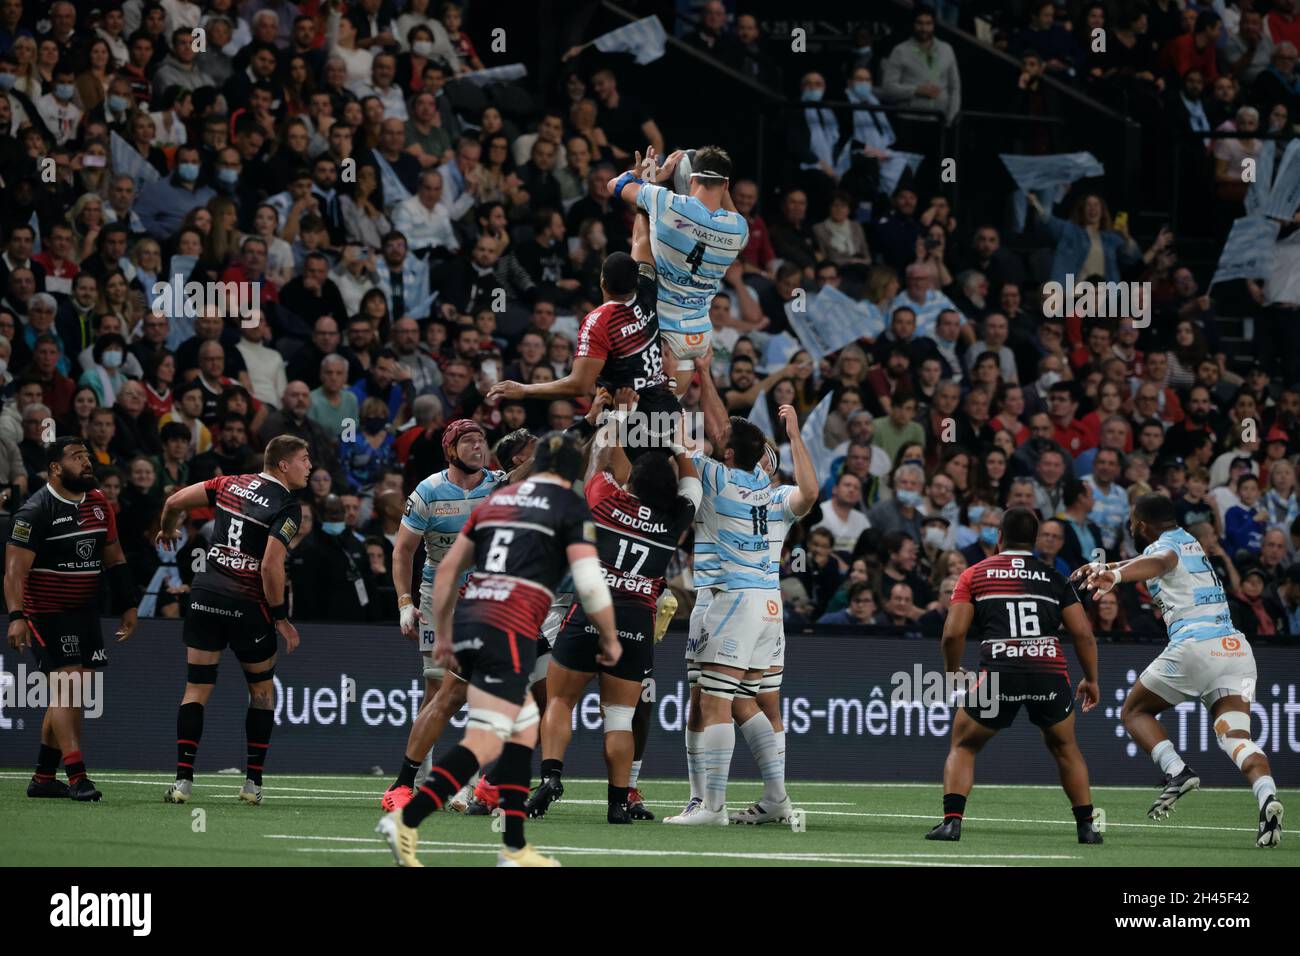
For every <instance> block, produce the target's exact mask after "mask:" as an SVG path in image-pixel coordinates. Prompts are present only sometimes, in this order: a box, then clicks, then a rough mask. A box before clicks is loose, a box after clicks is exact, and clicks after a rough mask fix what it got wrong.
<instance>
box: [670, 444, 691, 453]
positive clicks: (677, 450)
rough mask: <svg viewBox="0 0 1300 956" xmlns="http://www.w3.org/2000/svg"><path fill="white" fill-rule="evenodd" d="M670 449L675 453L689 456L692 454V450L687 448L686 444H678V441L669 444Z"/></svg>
mask: <svg viewBox="0 0 1300 956" xmlns="http://www.w3.org/2000/svg"><path fill="white" fill-rule="evenodd" d="M668 450H669V451H670V452H672V453H673V454H674V455H687V456H689V455H690V452H689V451H687V450H686V446H685V445H679V444H677V442H673V443H672V444H671V445H669V446H668Z"/></svg>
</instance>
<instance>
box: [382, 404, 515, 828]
mask: <svg viewBox="0 0 1300 956" xmlns="http://www.w3.org/2000/svg"><path fill="white" fill-rule="evenodd" d="M442 453H443V455H444V456H445V457H446V459H447V467H446V468H444V469H443V470H442V471H440V472H437V473H436V474H432V475H430V476H429V477H427V478H425V479H424V480H423V481H421V482H420V483H419V484H418V485H416V486H415V490H414V491H412V492H411V494H410V497H408V498H407V499H406V511H405V513H404V514H403V515H402V522H401V524H400V525H399V526H398V528H397V540H396V541H395V542H394V544H393V586H394V587H395V588H396V589H397V594H398V598H397V607H398V614H399V618H400V627H401V632H402V634H403V635H404V636H405V637H407V638H408V639H411V640H414V639H415V638H416V637H417V636H418V637H419V640H420V655H421V657H422V658H423V673H424V693H425V703H424V706H422V707H421V708H420V712H419V714H418V715H416V718H415V721H414V723H413V724H412V725H411V731H410V733H409V734H408V735H407V738H406V750H405V752H404V753H403V755H402V762H401V764H400V767H401V769H400V770H399V771H398V773H397V779H396V780H395V781H393V783H392V785H391V786H390V787H389V788H388V790H387V791H386V792H385V793H384V796H383V798H382V799H381V800H380V806H381V807H383V809H384V810H387V811H389V812H392V811H393V810H397V809H400V808H401V807H404V806H406V804H407V803H408V802H409V801H410V799H411V795H412V792H413V788H414V787H415V783H416V775H417V773H418V772H419V771H420V769H421V763H422V762H424V761H425V760H426V759H428V757H429V754H430V752H431V751H432V749H433V745H434V744H435V743H437V741H438V738H439V737H440V736H441V735H442V732H443V731H444V730H445V729H446V727H447V723H448V722H449V721H450V720H451V718H452V717H453V716H454V715H455V714H456V713H457V712H458V711H459V710H460V709H461V707H462V706H464V704H465V693H466V684H465V682H464V680H462V679H461V678H460V677H459V676H458V675H457V674H456V672H455V671H454V670H453V671H448V670H446V669H445V668H443V667H440V666H439V665H438V664H437V663H436V662H435V661H434V659H433V642H434V634H433V578H434V575H435V574H437V571H438V564H439V563H440V562H441V561H442V559H443V557H444V556H445V555H446V553H447V551H448V549H449V548H451V546H452V545H453V544H454V543H455V542H456V537H457V535H459V534H460V529H461V528H463V527H464V526H465V522H466V520H467V519H468V518H469V515H470V512H471V511H472V510H473V509H474V508H475V507H477V506H478V505H480V504H482V503H483V502H484V501H486V500H487V496H488V495H490V494H491V493H492V492H493V491H495V490H496V489H497V488H500V487H502V486H503V485H505V484H507V476H506V473H505V472H504V471H492V470H490V469H488V468H487V467H486V464H487V460H488V446H487V435H486V433H485V432H484V431H483V426H482V425H480V424H478V423H477V422H475V421H473V420H472V419H469V418H461V419H457V420H456V421H454V422H452V423H451V424H449V425H447V427H446V428H444V429H443V433H442ZM421 538H423V539H424V554H425V560H424V570H423V572H422V574H421V578H420V604H419V606H418V607H417V606H416V605H415V602H414V601H412V599H411V595H410V593H409V592H408V591H407V590H406V589H407V588H408V587H410V584H411V560H412V558H413V557H414V555H415V550H416V548H417V547H418V546H419V543H420V539H421ZM425 772H426V773H427V768H426V770H425ZM467 785H468V784H467ZM458 796H459V797H460V798H461V803H460V807H461V809H463V808H464V797H465V795H463V794H461V795H458Z"/></svg>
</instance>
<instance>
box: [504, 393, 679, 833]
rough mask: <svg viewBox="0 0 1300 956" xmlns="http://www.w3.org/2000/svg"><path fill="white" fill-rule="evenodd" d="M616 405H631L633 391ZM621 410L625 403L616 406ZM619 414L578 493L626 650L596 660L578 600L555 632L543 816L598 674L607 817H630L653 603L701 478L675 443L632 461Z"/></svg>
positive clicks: (538, 800) (557, 789) (559, 787)
mask: <svg viewBox="0 0 1300 956" xmlns="http://www.w3.org/2000/svg"><path fill="white" fill-rule="evenodd" d="M618 399H619V401H620V404H623V403H631V402H635V399H636V395H635V393H633V392H632V391H631V390H624V391H623V392H620V394H619V396H618ZM623 411H624V413H625V414H626V412H627V411H628V409H626V408H625V409H623ZM616 426H617V419H616V418H615V417H611V419H610V420H608V421H607V422H606V424H605V425H604V426H602V428H601V430H600V432H598V433H597V435H596V437H595V439H594V442H593V444H594V445H595V447H596V449H597V451H596V454H595V455H593V456H592V462H591V471H589V472H588V475H587V480H586V482H585V484H584V487H583V492H584V494H585V496H586V499H587V505H588V507H589V508H590V509H591V515H592V519H593V520H594V521H595V523H596V549H597V552H598V553H599V555H600V562H601V567H602V568H603V570H604V574H605V582H606V584H608V585H609V588H610V590H611V592H612V593H613V595H614V621H615V624H616V626H617V628H618V635H619V642H620V643H621V644H622V647H623V654H622V656H621V657H620V658H619V661H618V663H617V664H616V665H614V666H613V667H602V666H600V665H599V664H598V663H597V661H596V657H597V655H598V653H599V645H598V632H597V629H596V628H595V627H593V626H592V625H591V624H590V623H589V622H588V620H587V617H586V615H585V614H584V613H583V611H582V609H581V608H579V607H576V606H575V607H571V608H570V611H569V613H568V615H567V616H566V619H565V622H564V626H563V628H562V629H561V631H560V633H559V635H558V636H557V637H556V639H555V642H554V647H553V648H552V653H551V663H550V667H549V670H548V672H547V676H546V683H547V691H548V693H549V695H550V697H551V701H552V706H551V707H550V708H549V709H548V710H547V712H546V714H545V715H544V717H543V719H542V725H541V737H542V768H541V769H542V780H541V784H540V785H539V786H538V788H537V790H536V791H534V793H533V795H532V796H531V797H530V798H529V800H528V803H527V804H526V805H525V809H526V810H527V812H528V815H529V816H530V817H541V816H543V815H545V813H546V811H547V809H548V808H549V807H550V805H551V804H552V803H554V802H555V801H556V800H558V799H560V797H561V796H563V794H564V784H563V782H562V779H561V778H562V774H563V770H564V752H565V750H566V749H567V747H568V745H569V740H570V739H571V737H572V735H573V727H572V717H573V710H574V708H575V707H577V705H578V700H579V698H580V697H581V696H582V693H583V691H584V690H585V689H586V686H587V684H588V683H589V682H590V681H591V678H592V677H593V676H595V675H596V674H597V673H599V675H600V700H601V712H602V714H603V717H604V724H605V763H606V766H607V768H608V772H609V786H608V791H607V813H606V819H607V820H608V821H609V822H610V823H614V824H626V823H631V822H632V819H633V818H632V816H631V809H630V806H629V803H630V791H631V783H630V776H631V770H632V763H633V760H634V758H635V750H636V743H635V740H634V734H633V729H634V728H633V725H634V720H635V716H636V710H637V707H638V705H639V702H640V700H641V696H642V688H643V686H644V682H645V681H646V679H648V678H650V677H651V675H652V674H653V673H654V643H655V630H656V624H657V620H656V618H657V605H658V600H659V596H660V594H662V593H663V591H664V590H665V588H666V582H665V581H664V574H665V572H666V571H667V568H668V562H669V561H671V560H672V557H673V555H674V554H676V553H677V543H678V541H679V540H680V539H681V537H682V535H683V534H684V533H685V531H686V530H687V529H688V528H689V527H690V524H691V521H692V520H693V519H694V517H695V510H696V508H697V507H698V506H699V503H700V494H701V491H700V481H699V478H698V477H697V476H696V473H695V468H694V467H693V466H692V465H691V462H690V459H689V457H687V453H686V449H685V448H684V447H682V446H681V445H676V446H674V447H673V448H672V451H673V456H674V457H673V461H674V462H675V463H676V466H677V468H676V471H674V469H673V464H672V463H670V461H669V459H668V458H667V456H665V455H661V454H652V455H641V456H640V457H639V458H637V460H636V462H635V464H633V463H632V462H630V461H629V460H628V458H627V456H626V455H625V454H623V451H622V449H621V448H619V447H618V445H617V440H618V436H617V427H616Z"/></svg>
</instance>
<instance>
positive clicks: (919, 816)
mask: <svg viewBox="0 0 1300 956" xmlns="http://www.w3.org/2000/svg"><path fill="white" fill-rule="evenodd" d="M808 812H809V813H810V814H812V813H815V814H817V815H818V816H824V817H893V818H897V819H902V820H933V819H934V814H932V813H931V814H925V813H868V812H863V811H852V810H809V811H808ZM963 819H964V820H965V821H966V822H967V823H970V822H971V821H972V820H974V821H978V822H980V823H1042V824H1051V825H1054V826H1073V825H1074V824H1073V822H1072V821H1070V820H1031V819H1029V818H1025V817H971V816H967V817H963ZM1106 826H1107V827H1137V828H1142V829H1146V830H1165V831H1172V830H1222V831H1225V832H1228V833H1255V832H1256V830H1255V828H1252V827H1207V826H1201V825H1199V824H1193V823H1121V822H1119V821H1116V820H1112V819H1110V817H1109V816H1107V818H1106Z"/></svg>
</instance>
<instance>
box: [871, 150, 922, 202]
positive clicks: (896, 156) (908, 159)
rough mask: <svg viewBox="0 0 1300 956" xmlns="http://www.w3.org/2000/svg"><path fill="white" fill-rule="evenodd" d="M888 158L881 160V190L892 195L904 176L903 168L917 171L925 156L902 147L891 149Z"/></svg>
mask: <svg viewBox="0 0 1300 956" xmlns="http://www.w3.org/2000/svg"><path fill="white" fill-rule="evenodd" d="M889 153H890V155H889V158H888V159H884V160H881V161H880V191H881V192H882V193H884V194H885V195H886V196H892V195H893V194H894V190H895V189H897V188H898V181H899V180H900V179H902V178H903V170H905V169H910V170H911V171H912V172H913V173H915V172H916V169H917V167H918V166H920V165H921V160H923V159H925V156H924V155H922V154H921V153H909V152H907V151H905V150H901V149H891V150H890V151H889Z"/></svg>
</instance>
